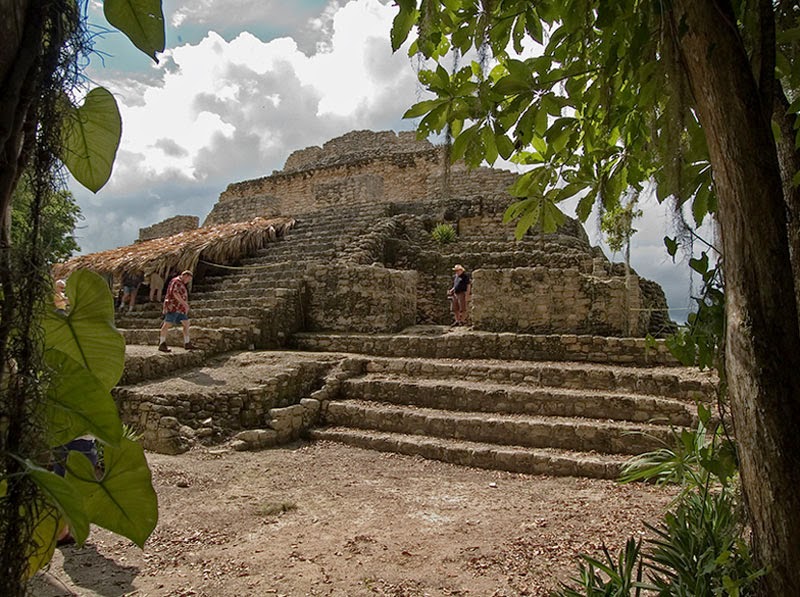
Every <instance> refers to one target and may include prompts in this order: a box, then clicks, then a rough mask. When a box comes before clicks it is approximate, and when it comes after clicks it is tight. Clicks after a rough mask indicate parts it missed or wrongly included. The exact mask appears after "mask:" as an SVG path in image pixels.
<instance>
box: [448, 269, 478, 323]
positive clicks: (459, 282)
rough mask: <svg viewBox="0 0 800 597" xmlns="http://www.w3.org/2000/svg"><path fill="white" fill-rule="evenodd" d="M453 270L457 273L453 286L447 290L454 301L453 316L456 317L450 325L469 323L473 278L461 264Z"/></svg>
mask: <svg viewBox="0 0 800 597" xmlns="http://www.w3.org/2000/svg"><path fill="white" fill-rule="evenodd" d="M453 272H454V273H455V276H454V277H453V286H452V288H450V290H448V291H447V296H448V297H450V299H451V300H452V303H453V317H454V319H455V321H453V323H451V324H450V325H451V326H459V325H465V324H466V323H467V298H468V295H469V291H470V288H471V284H472V280H471V279H470V275H469V274H468V273H467V272H466V270H465V269H464V266H462V265H461V264H457V265H455V266H454V267H453Z"/></svg>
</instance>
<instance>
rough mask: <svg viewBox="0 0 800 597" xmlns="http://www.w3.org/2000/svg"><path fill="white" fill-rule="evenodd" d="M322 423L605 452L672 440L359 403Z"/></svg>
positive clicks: (622, 426) (594, 426)
mask: <svg viewBox="0 0 800 597" xmlns="http://www.w3.org/2000/svg"><path fill="white" fill-rule="evenodd" d="M323 421H324V422H325V423H327V424H330V425H334V426H338V427H355V428H357V429H372V430H375V431H383V432H390V433H405V434H410V435H427V436H432V437H440V438H446V439H457V440H466V441H473V442H481V443H494V444H498V445H515V446H523V447H527V448H556V449H562V450H578V451H583V452H589V451H596V452H601V453H604V454H629V455H635V454H641V453H643V452H647V451H650V450H655V449H657V448H661V447H663V446H664V445H670V443H671V442H672V441H673V436H672V431H671V429H670V428H669V427H665V426H660V425H651V424H645V423H638V424H637V423H629V422H625V421H606V420H603V421H601V420H597V419H583V418H577V417H572V418H570V417H540V416H530V415H506V414H497V413H493V414H491V415H487V414H486V413H468V412H459V411H444V410H438V409H429V408H417V407H408V406H397V405H387V404H384V403H377V402H370V401H361V400H333V401H330V402H329V403H328V404H327V406H326V408H324V410H323Z"/></svg>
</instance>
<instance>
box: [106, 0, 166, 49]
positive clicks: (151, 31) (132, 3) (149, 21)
mask: <svg viewBox="0 0 800 597" xmlns="http://www.w3.org/2000/svg"><path fill="white" fill-rule="evenodd" d="M103 13H104V14H105V16H106V19H107V20H108V22H109V23H110V24H111V25H113V26H114V27H116V28H117V29H119V30H120V31H122V32H123V33H124V34H125V35H126V36H127V37H128V39H130V40H131V42H132V43H133V45H134V46H136V47H137V48H139V49H140V50H141V51H142V52H144V53H145V54H147V55H148V56H150V57H151V58H152V59H153V60H156V62H158V60H157V59H156V52H163V51H164V44H165V34H164V12H163V10H162V9H161V0H105V2H103Z"/></svg>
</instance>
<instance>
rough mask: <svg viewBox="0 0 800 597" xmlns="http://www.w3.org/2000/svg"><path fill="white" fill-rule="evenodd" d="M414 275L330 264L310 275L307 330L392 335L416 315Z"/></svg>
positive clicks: (378, 268)
mask: <svg viewBox="0 0 800 597" xmlns="http://www.w3.org/2000/svg"><path fill="white" fill-rule="evenodd" d="M416 283H417V275H416V272H412V271H400V270H391V269H386V268H384V267H380V266H365V265H344V264H334V265H331V266H329V267H325V268H320V269H319V271H313V272H310V273H309V275H308V276H307V277H306V285H307V293H308V312H307V319H306V325H307V328H306V329H308V330H312V331H314V330H337V331H344V330H352V331H359V332H360V331H376V332H394V331H399V330H402V329H403V328H405V327H407V326H410V325H413V324H414V322H415V320H416V315H417V298H416Z"/></svg>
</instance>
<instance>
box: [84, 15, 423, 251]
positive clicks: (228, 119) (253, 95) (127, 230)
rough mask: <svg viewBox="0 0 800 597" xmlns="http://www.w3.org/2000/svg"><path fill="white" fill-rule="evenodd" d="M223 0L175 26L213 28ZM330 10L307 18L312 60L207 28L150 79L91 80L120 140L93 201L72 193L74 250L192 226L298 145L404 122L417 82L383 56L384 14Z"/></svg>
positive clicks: (173, 51)
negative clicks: (174, 225) (109, 100)
mask: <svg viewBox="0 0 800 597" xmlns="http://www.w3.org/2000/svg"><path fill="white" fill-rule="evenodd" d="M222 4H225V5H226V6H227V3H221V2H213V1H211V0H206V1H205V2H202V3H200V4H196V5H193V6H192V7H187V8H185V9H179V13H180V14H182V15H184V16H183V17H180V18H184V19H187V20H188V19H190V18H191V19H193V20H194V21H197V22H205V20H208V22H213V21H212V19H213V18H217V17H218V15H217V16H215V12H214V11H216V10H217V9H220V7H221V6H222ZM240 4H242V5H244V4H246V3H240ZM267 4H270V3H267ZM272 4H277V3H272ZM281 4H282V5H283V6H284V7H285V3H281ZM339 4H340V3H338V2H336V1H333V2H331V3H330V4H329V6H328V8H327V9H326V11H325V13H324V14H323V15H322V16H319V18H318V19H317V21H316V22H315V23H310V22H309V24H308V28H311V29H314V28H316V29H317V30H318V31H319V32H322V33H323V34H324V35H325V36H328V38H327V39H326V40H325V42H324V43H321V44H319V45H317V46H316V51H314V52H313V53H306V52H304V51H303V50H302V49H301V48H300V47H299V46H298V43H297V42H296V40H295V39H293V38H291V37H281V38H276V39H271V40H267V41H263V40H261V39H259V38H258V37H256V36H255V35H253V34H251V33H248V32H247V31H242V32H240V33H239V34H238V35H236V36H235V37H233V38H232V39H230V41H226V39H224V38H223V37H222V36H221V35H219V34H218V33H215V32H214V31H209V32H208V33H207V34H206V35H205V36H204V37H203V38H202V39H201V40H200V41H199V42H198V43H195V44H184V45H181V46H178V47H174V48H170V49H168V50H167V51H166V52H165V53H164V55H163V56H162V57H161V61H160V63H159V65H156V66H153V67H151V70H150V71H149V73H144V74H143V73H134V74H131V73H119V72H117V71H110V70H98V71H96V72H92V73H90V75H91V76H92V78H93V80H94V81H96V82H97V83H99V84H103V85H105V86H106V87H108V88H109V89H110V90H111V91H112V92H113V93H115V95H116V97H117V101H118V103H119V105H120V111H121V112H122V119H123V138H122V143H121V147H120V151H119V155H118V156H117V161H116V164H115V169H114V174H113V176H112V178H111V181H110V182H109V183H108V185H107V186H106V187H105V188H104V189H103V190H102V191H100V193H98V195H97V196H90V195H89V194H88V193H87V192H85V191H82V190H80V189H78V188H76V186H75V185H73V189H74V190H75V193H76V196H77V197H78V199H79V203H80V204H81V207H82V209H83V212H84V216H85V218H86V219H85V224H86V228H85V230H83V231H82V236H83V238H82V239H81V240H82V242H81V246H82V248H83V250H84V251H95V250H101V249H105V248H109V247H112V246H119V245H121V244H125V243H129V242H132V241H133V240H134V239H135V238H136V236H137V234H138V228H140V227H144V226H149V225H151V224H153V223H155V222H157V221H159V220H161V219H163V218H165V217H169V216H171V215H177V214H187V213H188V214H192V215H198V216H200V217H201V220H202V218H203V217H205V215H206V214H207V213H208V211H209V210H210V209H211V207H212V205H213V203H214V202H215V201H216V199H217V197H218V195H219V193H220V192H221V191H222V190H224V188H225V187H226V186H227V185H228V184H229V183H231V182H236V181H239V180H243V179H247V178H255V177H258V176H264V175H265V174H268V173H270V172H271V171H272V170H274V169H279V168H281V167H282V166H283V162H284V161H285V159H286V157H288V155H289V153H291V152H292V151H294V150H296V149H300V148H303V147H307V146H309V145H316V144H321V143H323V142H325V141H327V140H328V139H330V138H331V137H334V136H337V135H340V134H343V133H345V132H347V131H350V130H353V129H361V128H371V129H374V130H385V129H391V128H395V129H396V128H398V125H401V126H403V125H402V124H401V116H402V113H403V112H404V110H405V109H406V108H407V107H408V106H409V105H411V104H412V103H414V101H415V93H416V84H415V74H414V71H413V69H412V67H411V65H410V63H409V60H408V58H407V57H406V54H405V53H404V52H403V51H400V52H398V53H396V54H393V53H392V52H391V48H390V45H389V30H390V27H391V21H392V18H393V16H394V8H393V7H391V6H388V5H384V4H383V3H381V2H380V1H378V0H354V1H352V2H349V3H348V4H346V5H345V6H343V7H340V6H339ZM201 9H207V10H208V11H210V12H208V13H206V14H205V16H203V14H204V13H202V11H201ZM273 9H274V6H273ZM181 10H183V12H180V11H181ZM295 16H296V15H295ZM133 51H135V50H133ZM112 66H113V64H112ZM411 126H412V125H411V123H406V124H405V125H404V126H403V128H411Z"/></svg>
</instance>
